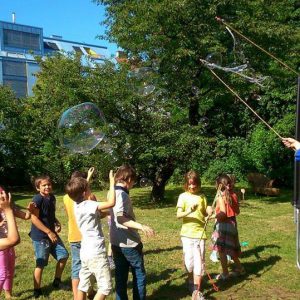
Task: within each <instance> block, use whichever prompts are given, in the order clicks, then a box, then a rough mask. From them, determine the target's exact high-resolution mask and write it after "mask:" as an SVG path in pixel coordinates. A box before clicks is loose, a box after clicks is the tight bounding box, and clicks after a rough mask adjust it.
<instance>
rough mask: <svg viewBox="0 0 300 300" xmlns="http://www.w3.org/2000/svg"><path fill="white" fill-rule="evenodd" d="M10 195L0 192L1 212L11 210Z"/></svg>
mask: <svg viewBox="0 0 300 300" xmlns="http://www.w3.org/2000/svg"><path fill="white" fill-rule="evenodd" d="M10 205H11V194H10V193H8V194H6V193H5V192H4V191H2V192H0V208H1V209H2V210H4V211H5V210H9V209H11V206H10Z"/></svg>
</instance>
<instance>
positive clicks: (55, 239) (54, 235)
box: [47, 230, 57, 243]
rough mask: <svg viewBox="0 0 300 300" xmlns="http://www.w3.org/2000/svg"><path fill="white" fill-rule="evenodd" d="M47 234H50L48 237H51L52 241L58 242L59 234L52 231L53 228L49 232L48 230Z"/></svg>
mask: <svg viewBox="0 0 300 300" xmlns="http://www.w3.org/2000/svg"><path fill="white" fill-rule="evenodd" d="M47 235H48V237H49V239H50V241H51V242H52V243H56V242H57V235H56V234H55V233H54V232H52V231H51V230H49V232H47Z"/></svg>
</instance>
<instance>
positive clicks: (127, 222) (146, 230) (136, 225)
mask: <svg viewBox="0 0 300 300" xmlns="http://www.w3.org/2000/svg"><path fill="white" fill-rule="evenodd" d="M117 220H118V223H120V224H121V225H123V226H125V227H128V228H133V229H138V230H142V231H143V232H144V233H145V235H146V236H154V235H155V232H154V230H153V229H152V228H151V227H149V226H147V225H143V224H140V223H138V222H135V221H133V220H130V219H128V218H126V217H125V216H117Z"/></svg>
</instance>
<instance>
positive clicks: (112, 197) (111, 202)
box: [98, 170, 116, 210]
mask: <svg viewBox="0 0 300 300" xmlns="http://www.w3.org/2000/svg"><path fill="white" fill-rule="evenodd" d="M115 204H116V193H115V178H114V173H113V171H112V170H110V172H109V192H108V197H107V201H105V202H100V203H99V205H98V210H104V209H108V208H111V207H114V206H115Z"/></svg>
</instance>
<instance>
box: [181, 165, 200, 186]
mask: <svg viewBox="0 0 300 300" xmlns="http://www.w3.org/2000/svg"><path fill="white" fill-rule="evenodd" d="M190 180H193V181H194V182H195V184H196V186H197V188H198V190H199V189H200V188H201V179H200V176H199V174H198V173H197V172H196V171H193V170H191V171H189V172H187V173H186V174H185V176H184V189H185V190H186V191H188V189H189V181H190Z"/></svg>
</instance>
